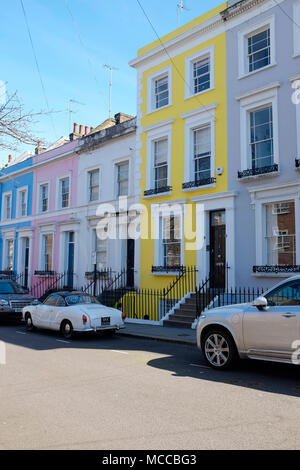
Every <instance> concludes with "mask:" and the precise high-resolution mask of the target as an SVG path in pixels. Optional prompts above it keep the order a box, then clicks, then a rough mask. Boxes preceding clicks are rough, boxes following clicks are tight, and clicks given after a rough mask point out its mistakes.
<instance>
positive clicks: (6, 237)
mask: <svg viewBox="0 0 300 470" xmlns="http://www.w3.org/2000/svg"><path fill="white" fill-rule="evenodd" d="M32 157H33V154H32V153H29V152H26V153H25V154H23V155H21V156H20V157H19V158H17V159H16V160H15V161H14V162H12V157H11V155H10V156H9V161H8V164H7V165H6V166H5V167H4V168H2V169H1V170H0V201H1V203H0V272H1V273H2V274H4V273H7V272H8V271H9V272H13V273H14V275H15V276H16V278H17V280H18V281H19V282H20V283H21V284H22V285H25V286H28V283H29V282H30V280H29V272H30V263H31V256H30V253H31V246H32V229H31V220H32V194H33V171H32V169H31V167H32V163H33V158H32Z"/></svg>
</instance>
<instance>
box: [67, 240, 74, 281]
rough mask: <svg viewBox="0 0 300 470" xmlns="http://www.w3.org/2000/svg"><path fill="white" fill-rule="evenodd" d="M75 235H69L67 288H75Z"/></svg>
mask: <svg viewBox="0 0 300 470" xmlns="http://www.w3.org/2000/svg"><path fill="white" fill-rule="evenodd" d="M74 245H75V234H74V232H69V233H68V234H67V286H68V287H71V288H72V287H73V277H74Z"/></svg>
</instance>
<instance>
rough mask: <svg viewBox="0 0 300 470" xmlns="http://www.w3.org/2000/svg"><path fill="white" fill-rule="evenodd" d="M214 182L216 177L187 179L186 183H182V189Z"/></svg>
mask: <svg viewBox="0 0 300 470" xmlns="http://www.w3.org/2000/svg"><path fill="white" fill-rule="evenodd" d="M215 182H216V178H205V179H201V180H196V181H189V182H187V183H183V185H182V189H191V188H198V187H200V186H206V185H208V184H214V183H215Z"/></svg>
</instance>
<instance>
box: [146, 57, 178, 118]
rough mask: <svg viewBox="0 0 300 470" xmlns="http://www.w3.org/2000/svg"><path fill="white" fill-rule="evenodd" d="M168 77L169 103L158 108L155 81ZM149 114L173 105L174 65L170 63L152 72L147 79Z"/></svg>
mask: <svg viewBox="0 0 300 470" xmlns="http://www.w3.org/2000/svg"><path fill="white" fill-rule="evenodd" d="M166 76H167V77H168V93H169V99H168V104H166V105H164V106H161V107H160V108H156V106H155V96H156V95H155V82H156V81H157V80H159V79H161V78H164V77H166ZM147 97H148V99H147V114H152V113H155V112H158V111H161V110H162V109H165V108H168V107H169V106H172V66H171V65H169V66H167V67H164V68H162V69H160V70H158V71H156V72H153V73H151V74H150V75H149V76H148V79H147Z"/></svg>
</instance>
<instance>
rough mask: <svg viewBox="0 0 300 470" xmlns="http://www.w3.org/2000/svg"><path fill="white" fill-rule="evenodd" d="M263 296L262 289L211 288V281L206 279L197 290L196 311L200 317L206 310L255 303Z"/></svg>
mask: <svg viewBox="0 0 300 470" xmlns="http://www.w3.org/2000/svg"><path fill="white" fill-rule="evenodd" d="M262 294H263V288H261V287H252V288H250V287H248V288H246V287H234V288H226V289H224V288H214V287H210V280H209V279H206V280H205V281H203V283H202V284H201V285H200V286H199V287H198V288H197V290H196V311H197V316H198V317H199V316H200V315H201V314H202V313H203V312H204V311H205V310H206V309H210V308H216V307H223V306H225V305H236V304H242V303H248V302H253V301H254V300H255V299H256V298H257V297H259V296H260V295H262Z"/></svg>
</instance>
